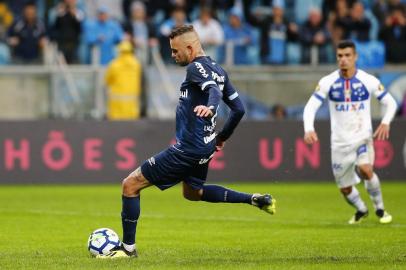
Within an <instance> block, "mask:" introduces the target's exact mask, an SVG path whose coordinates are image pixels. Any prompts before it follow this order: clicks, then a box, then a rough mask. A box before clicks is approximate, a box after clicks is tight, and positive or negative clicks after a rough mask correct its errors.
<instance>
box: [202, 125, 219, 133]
mask: <svg viewBox="0 0 406 270" xmlns="http://www.w3.org/2000/svg"><path fill="white" fill-rule="evenodd" d="M215 127H216V125H215V124H214V125H211V126H204V131H209V132H212V131H213V130H214V128H215Z"/></svg>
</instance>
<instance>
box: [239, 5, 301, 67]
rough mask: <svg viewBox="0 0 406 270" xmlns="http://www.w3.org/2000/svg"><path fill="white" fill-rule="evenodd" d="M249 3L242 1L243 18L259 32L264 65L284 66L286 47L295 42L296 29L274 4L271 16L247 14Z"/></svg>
mask: <svg viewBox="0 0 406 270" xmlns="http://www.w3.org/2000/svg"><path fill="white" fill-rule="evenodd" d="M250 3H251V2H250V1H244V11H245V13H246V14H245V17H246V18H247V20H248V22H249V23H251V24H252V25H254V26H257V27H258V28H259V30H260V42H261V45H260V46H261V48H260V56H261V62H262V63H264V64H284V63H285V62H286V45H287V42H288V41H296V40H297V38H298V27H297V25H296V24H294V23H291V22H289V21H288V20H286V19H285V18H284V10H283V6H282V5H280V4H274V5H273V8H272V16H269V15H261V14H260V10H257V12H256V14H251V13H249V12H248V11H249V7H250Z"/></svg>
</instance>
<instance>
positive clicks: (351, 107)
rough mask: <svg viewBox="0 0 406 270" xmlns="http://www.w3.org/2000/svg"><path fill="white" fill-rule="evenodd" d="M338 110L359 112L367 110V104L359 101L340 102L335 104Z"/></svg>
mask: <svg viewBox="0 0 406 270" xmlns="http://www.w3.org/2000/svg"><path fill="white" fill-rule="evenodd" d="M335 109H336V111H337V112H358V111H362V110H365V105H364V103H363V102H359V103H358V102H357V103H338V104H336V105H335Z"/></svg>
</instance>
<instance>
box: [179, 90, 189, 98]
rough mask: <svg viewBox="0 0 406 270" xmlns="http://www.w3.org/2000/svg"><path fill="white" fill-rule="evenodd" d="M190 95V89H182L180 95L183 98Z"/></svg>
mask: <svg viewBox="0 0 406 270" xmlns="http://www.w3.org/2000/svg"><path fill="white" fill-rule="evenodd" d="M187 96H188V90H187V89H185V90H184V91H180V97H181V98H187Z"/></svg>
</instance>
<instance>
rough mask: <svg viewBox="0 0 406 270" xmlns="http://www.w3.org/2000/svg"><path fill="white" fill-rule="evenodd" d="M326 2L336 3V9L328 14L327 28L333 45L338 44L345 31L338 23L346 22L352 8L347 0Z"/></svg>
mask: <svg viewBox="0 0 406 270" xmlns="http://www.w3.org/2000/svg"><path fill="white" fill-rule="evenodd" d="M326 2H334V4H335V6H334V8H333V9H331V11H330V13H328V20H327V28H328V30H329V32H330V35H331V39H332V41H333V44H338V42H339V41H340V40H341V39H342V37H343V33H344V29H342V27H340V26H339V25H338V22H339V21H342V20H345V18H346V17H347V16H349V13H350V8H349V7H350V6H349V4H348V1H346V0H337V1H336V0H334V1H326ZM329 8H331V7H329Z"/></svg>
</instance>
